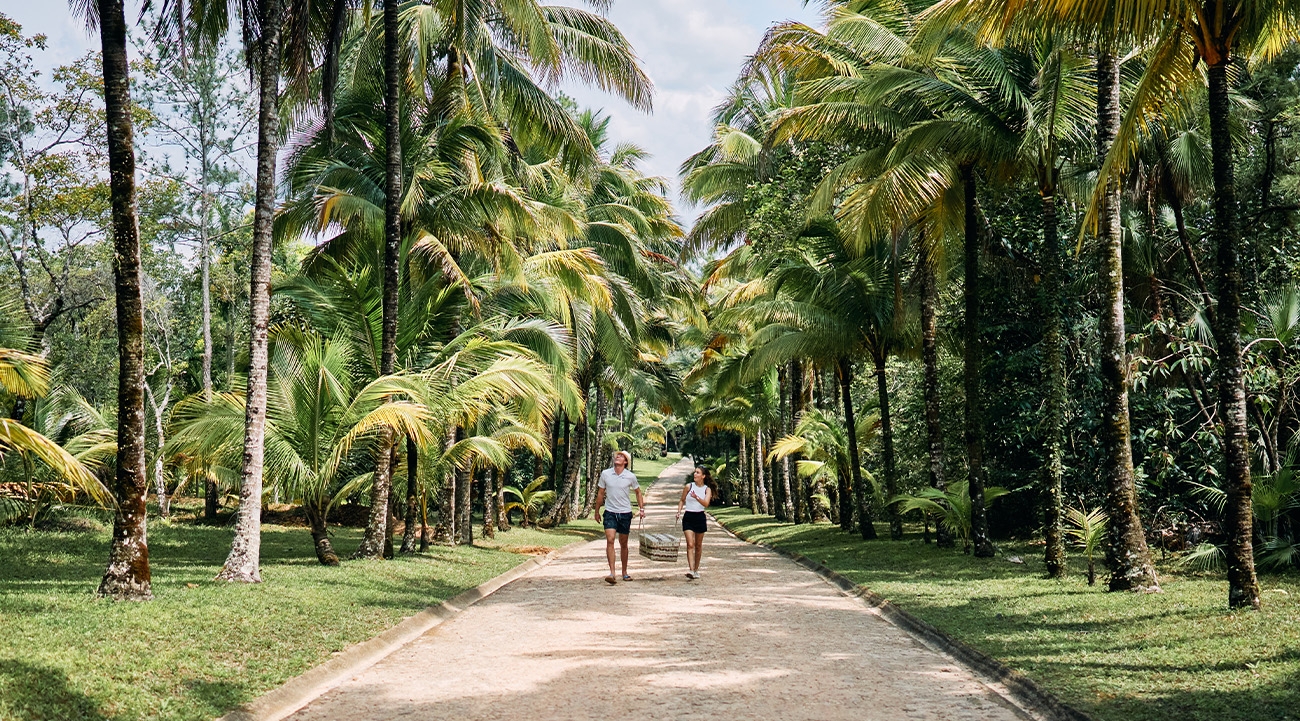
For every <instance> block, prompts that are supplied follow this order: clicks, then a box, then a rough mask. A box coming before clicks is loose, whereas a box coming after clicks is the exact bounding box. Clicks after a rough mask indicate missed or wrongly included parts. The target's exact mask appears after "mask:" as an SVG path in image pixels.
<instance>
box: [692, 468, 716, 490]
mask: <svg viewBox="0 0 1300 721" xmlns="http://www.w3.org/2000/svg"><path fill="white" fill-rule="evenodd" d="M695 470H697V471H699V472H701V473H703V474H704V485H706V486H708V487H709V490H710V491H712V492H713V495H715V496H716V495H718V483H717V481H714V480H713V474H712V473H710V472H709V467H708V466H696V467H695ZM691 482H692V483H694V482H695V479H694V478H693V477H692V479H691Z"/></svg>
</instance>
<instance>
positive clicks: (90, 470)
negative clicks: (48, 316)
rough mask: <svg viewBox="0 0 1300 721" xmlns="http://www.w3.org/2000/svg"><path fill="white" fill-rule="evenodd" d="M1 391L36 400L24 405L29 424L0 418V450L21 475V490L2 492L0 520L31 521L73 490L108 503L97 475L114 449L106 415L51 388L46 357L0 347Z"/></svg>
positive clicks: (66, 392) (75, 396)
mask: <svg viewBox="0 0 1300 721" xmlns="http://www.w3.org/2000/svg"><path fill="white" fill-rule="evenodd" d="M0 391H3V392H4V393H5V394H6V395H9V396H13V397H14V398H16V399H17V398H23V399H33V398H35V399H37V401H36V403H35V404H33V405H29V406H28V408H29V409H30V411H29V414H30V416H31V425H30V426H28V425H25V424H24V423H23V422H22V421H21V420H20V419H12V418H0V451H2V452H12V453H15V454H17V455H18V456H19V457H20V458H21V459H22V462H23V470H24V476H25V479H24V484H23V490H22V492H21V494H18V495H5V496H0V523H7V522H10V521H14V520H17V519H19V518H23V517H26V518H27V519H28V522H29V523H31V524H35V523H36V521H37V519H38V517H39V515H40V514H41V513H42V512H43V510H44V509H46V508H47V507H48V506H49V504H50V503H52V502H55V501H56V500H57V499H65V500H70V499H71V498H72V497H74V496H76V495H77V494H85V495H86V496H89V497H90V498H91V499H93V500H94V501H95V502H96V503H99V504H100V505H102V506H109V505H111V504H112V502H113V496H112V494H110V493H109V491H108V489H106V488H105V487H104V485H103V484H102V483H101V482H100V480H99V478H97V477H96V475H95V471H97V470H99V469H102V468H104V467H105V466H106V465H107V461H109V460H111V457H112V455H113V452H114V450H115V447H116V446H115V444H114V443H113V436H112V431H111V428H110V426H111V424H110V423H109V421H108V419H106V418H104V417H103V415H102V414H101V413H99V412H98V411H97V410H96V409H95V408H93V407H92V406H91V405H90V404H89V403H86V401H85V399H84V398H82V397H81V396H80V395H78V394H77V393H76V392H75V391H72V390H71V389H68V388H56V389H55V390H53V391H52V392H51V391H50V376H49V371H48V370H47V368H46V365H45V361H44V359H42V358H40V357H39V356H35V355H32V354H29V353H24V352H22V351H19V350H15V349H11V348H0ZM33 461H39V462H40V463H41V464H43V465H44V466H45V468H44V469H41V468H38V467H36V465H35V464H34V463H33Z"/></svg>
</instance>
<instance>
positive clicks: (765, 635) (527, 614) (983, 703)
mask: <svg viewBox="0 0 1300 721" xmlns="http://www.w3.org/2000/svg"><path fill="white" fill-rule="evenodd" d="M690 467H691V466H690V463H689V461H687V462H684V463H680V464H678V465H675V466H672V467H670V468H669V469H668V470H666V471H665V472H664V474H663V475H661V476H660V481H659V483H657V484H656V485H655V486H654V487H653V489H652V490H651V492H650V518H649V520H648V522H647V528H654V529H655V530H660V529H662V530H667V529H668V528H670V527H671V525H672V523H673V511H674V510H675V508H676V498H677V493H678V492H679V489H680V488H681V483H682V482H683V479H684V478H685V475H686V473H687V472H688V471H689V469H690ZM633 530H634V535H633V538H632V541H631V545H632V561H631V563H630V569H631V570H630V572H631V574H632V576H633V577H634V580H633V581H632V582H630V583H620V584H618V585H617V586H614V587H610V586H606V585H605V584H604V583H603V582H602V581H601V578H602V577H603V576H604V575H605V570H604V569H605V562H604V550H605V549H604V541H603V540H600V541H596V542H593V543H589V544H586V545H583V546H580V547H578V548H577V549H576V550H572V551H570V552H568V553H567V554H565V555H564V556H562V557H560V558H557V559H556V560H555V561H553V562H552V563H551V564H549V565H547V566H545V567H543V568H541V569H539V570H538V571H536V572H534V573H532V574H531V575H529V576H526V577H524V578H521V579H519V580H517V581H515V582H513V583H511V584H510V585H508V586H506V587H504V588H502V589H501V590H500V591H498V592H497V593H496V594H494V595H492V596H490V597H489V598H487V599H485V600H483V601H482V602H480V603H479V604H478V605H476V606H473V607H471V608H469V609H468V610H466V611H465V612H464V613H462V614H460V615H459V616H457V617H456V618H455V619H454V620H452V621H450V622H448V623H445V624H443V625H442V626H439V627H438V628H436V629H434V630H432V631H430V632H429V633H427V634H425V635H424V636H422V637H421V638H419V639H418V640H416V641H414V642H413V643H411V644H409V645H407V646H406V647H404V648H402V649H401V650H399V651H397V652H396V653H394V654H392V655H391V656H389V657H388V658H386V659H384V660H383V661H380V662H379V663H378V664H376V665H375V666H373V667H371V668H369V669H367V670H366V671H364V672H362V673H360V674H358V675H357V676H355V677H354V678H352V679H350V680H349V681H348V682H346V683H345V684H343V685H342V686H340V687H338V688H336V689H334V690H333V691H331V692H329V693H328V694H326V695H324V696H322V697H320V698H318V699H316V700H315V701H314V702H312V703H311V704H310V705H308V706H307V707H306V708H304V709H302V710H301V711H299V712H298V713H297V714H295V715H294V716H293V717H292V718H293V719H297V720H298V721H308V720H313V719H339V720H342V719H455V720H456V721H477V720H481V719H503V720H504V719H509V720H510V721H517V719H520V718H532V719H564V720H565V721H588V720H590V721H623V720H626V721H639V720H640V719H684V718H688V717H690V718H700V719H715V720H717V721H723V720H727V721H730V720H731V719H781V720H782V721H791V720H796V719H807V720H809V721H812V720H819V721H827V720H833V719H845V720H848V719H852V720H853V721H864V720H868V719H971V720H974V719H980V720H981V721H1000V720H1002V719H1025V718H1027V716H1025V715H1024V714H1023V713H1022V712H1020V711H1019V710H1017V709H1015V708H1014V707H1012V706H1011V705H1010V703H1009V702H1007V701H1006V700H1005V699H1003V698H1002V697H1001V696H999V695H997V694H996V693H994V692H993V691H992V690H991V689H990V688H988V687H987V686H985V685H984V684H982V683H980V682H979V681H978V680H977V679H975V678H974V677H973V676H972V675H971V673H970V672H969V671H968V670H966V669H965V668H963V667H961V666H959V665H957V664H956V663H955V662H953V661H952V660H951V659H949V658H947V657H945V656H942V655H940V654H938V653H935V652H933V651H931V650H929V649H927V648H925V647H923V646H922V645H920V644H919V643H918V642H916V641H915V640H913V639H912V638H911V637H910V636H908V635H907V634H905V633H904V632H903V631H901V630H899V629H898V628H896V627H894V626H892V625H891V624H889V623H888V622H887V621H885V620H883V619H881V618H880V617H879V616H877V615H875V614H874V613H872V612H871V611H869V610H868V609H867V607H866V606H865V605H864V604H863V603H862V602H861V601H860V600H858V599H855V598H850V597H848V596H845V595H843V594H842V593H840V592H839V591H838V590H837V589H835V588H833V587H832V586H830V585H829V584H828V583H826V582H824V581H823V580H822V579H821V578H820V577H818V576H817V575H815V574H813V573H812V572H811V571H808V570H807V569H805V568H803V567H801V566H799V565H797V564H795V563H793V562H791V561H789V560H787V559H785V558H783V557H781V556H778V555H776V554H774V553H772V552H770V551H767V550H766V549H763V548H759V547H757V546H751V545H749V544H747V543H744V542H743V541H738V540H736V539H734V538H732V537H730V536H728V535H727V534H726V533H725V532H724V531H722V530H721V529H719V528H717V527H715V526H713V525H712V524H711V525H710V530H711V532H710V533H708V534H707V542H706V544H705V549H704V561H703V563H702V565H701V572H702V575H703V579H701V580H699V581H688V580H687V579H686V578H685V577H684V575H683V574H684V572H685V570H686V565H685V561H684V555H685V546H684V544H683V552H682V554H681V556H679V558H681V559H682V560H681V561H680V562H679V563H678V564H675V565H673V564H656V563H652V562H651V561H649V560H647V559H644V558H641V557H640V556H638V555H636V547H635V546H636V536H635V528H634V529H633Z"/></svg>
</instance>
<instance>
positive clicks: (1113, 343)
mask: <svg viewBox="0 0 1300 721" xmlns="http://www.w3.org/2000/svg"><path fill="white" fill-rule="evenodd" d="M1119 87H1120V80H1119V63H1118V61H1117V59H1116V56H1115V54H1114V52H1113V51H1112V50H1111V49H1110V47H1109V46H1108V45H1106V44H1105V43H1103V45H1102V46H1101V47H1099V48H1098V52H1097V157H1098V164H1100V163H1102V162H1104V159H1105V157H1106V154H1107V153H1108V152H1109V151H1110V146H1111V143H1112V142H1114V139H1115V135H1116V134H1117V133H1118V131H1119V116H1120V97H1119ZM1119 193H1120V187H1119V182H1118V181H1111V182H1110V185H1109V187H1107V188H1106V193H1105V196H1104V199H1103V202H1102V208H1101V218H1100V222H1099V230H1100V236H1101V237H1100V240H1101V245H1102V268H1101V279H1102V291H1103V295H1104V298H1105V301H1104V303H1103V305H1102V312H1101V323H1100V325H1101V382H1102V429H1103V430H1102V433H1101V436H1102V438H1101V440H1102V448H1103V454H1104V456H1103V457H1104V461H1103V462H1104V463H1105V466H1104V473H1105V478H1106V491H1107V502H1106V503H1107V512H1108V514H1109V515H1110V525H1109V527H1108V528H1109V532H1108V534H1107V539H1106V563H1107V565H1108V566H1109V567H1110V571H1111V576H1110V583H1109V590H1111V591H1156V590H1159V588H1160V585H1159V583H1158V582H1157V580H1156V572H1155V568H1154V567H1152V565H1151V552H1150V550H1149V549H1148V548H1147V541H1146V535H1145V534H1144V533H1143V530H1142V521H1141V519H1140V518H1138V514H1137V490H1136V487H1135V483H1134V479H1133V448H1132V445H1131V440H1130V437H1129V411H1128V380H1129V379H1128V350H1127V348H1126V346H1125V330H1124V265H1123V237H1122V234H1121V233H1122V229H1121V227H1120V197H1119Z"/></svg>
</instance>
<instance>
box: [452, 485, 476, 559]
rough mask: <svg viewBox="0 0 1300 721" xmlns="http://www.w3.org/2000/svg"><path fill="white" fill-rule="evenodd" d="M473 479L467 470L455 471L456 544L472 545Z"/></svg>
mask: <svg viewBox="0 0 1300 721" xmlns="http://www.w3.org/2000/svg"><path fill="white" fill-rule="evenodd" d="M473 492H474V487H473V477H472V476H471V474H470V471H469V469H465V470H457V471H456V543H458V544H460V545H462V546H472V545H474V521H473V518H472V516H471V507H470V506H471V503H472V501H473Z"/></svg>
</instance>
